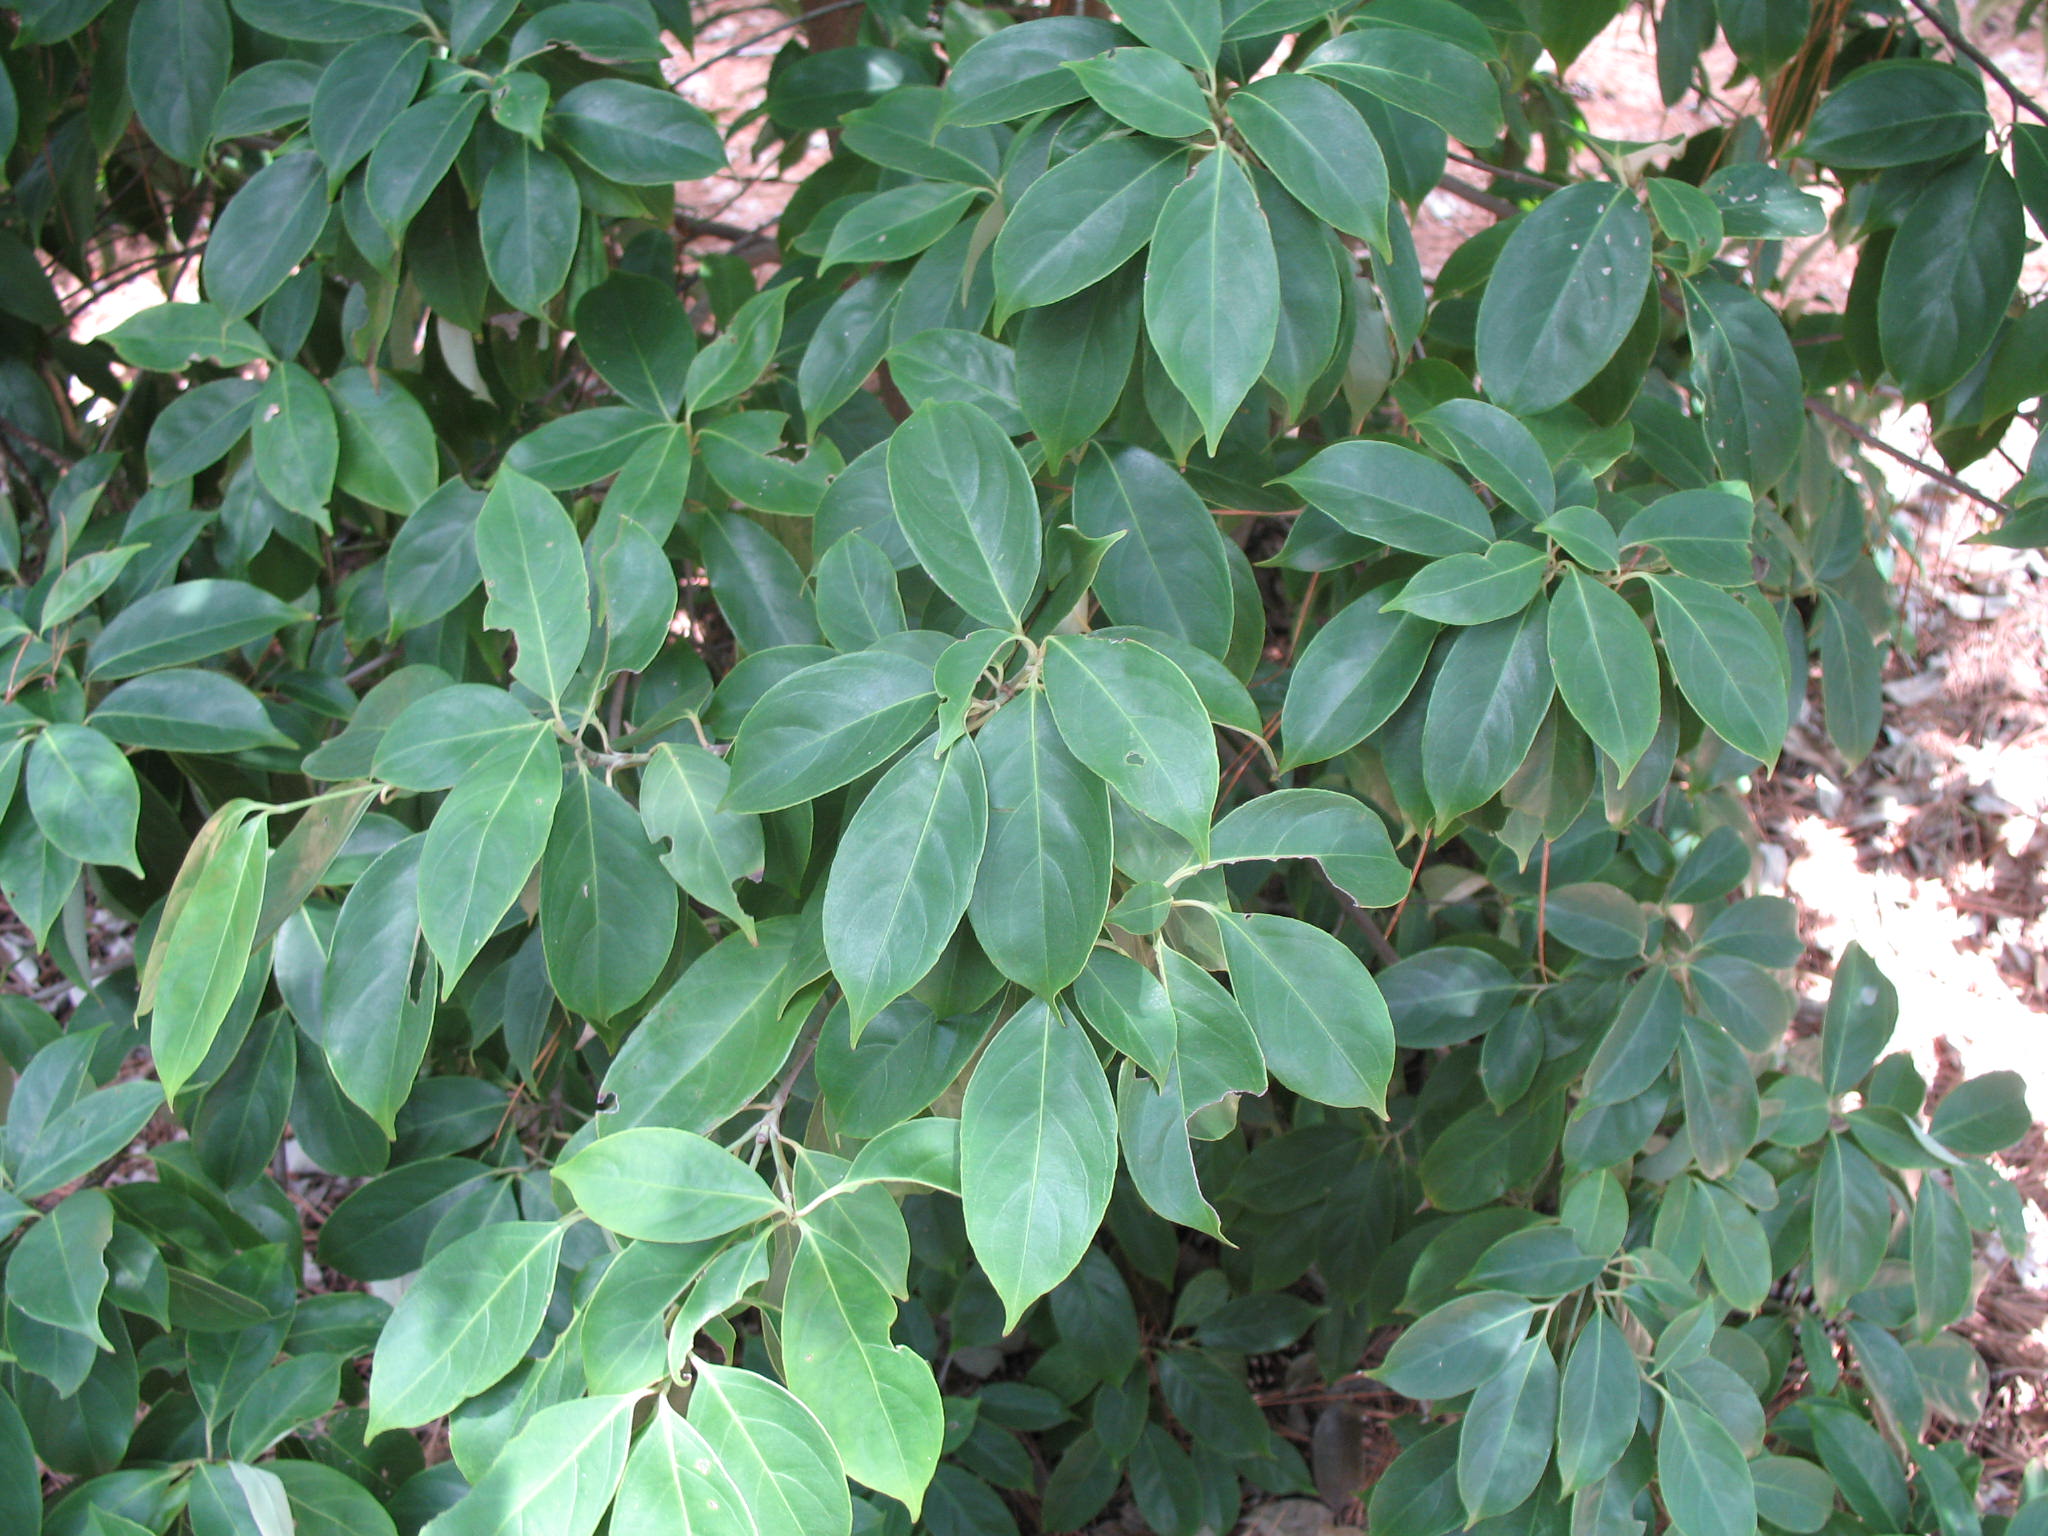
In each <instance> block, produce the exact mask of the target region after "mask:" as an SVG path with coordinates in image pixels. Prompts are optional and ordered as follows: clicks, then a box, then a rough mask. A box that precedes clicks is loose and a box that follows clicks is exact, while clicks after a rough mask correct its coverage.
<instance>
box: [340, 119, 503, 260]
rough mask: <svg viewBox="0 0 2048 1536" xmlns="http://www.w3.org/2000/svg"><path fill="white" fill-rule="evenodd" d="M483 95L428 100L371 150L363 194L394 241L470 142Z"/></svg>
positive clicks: (392, 125)
mask: <svg viewBox="0 0 2048 1536" xmlns="http://www.w3.org/2000/svg"><path fill="white" fill-rule="evenodd" d="M484 99H485V98H484V95H483V93H482V92H480V91H470V92H466V93H461V94H456V93H448V94H442V95H433V96H429V97H427V99H426V100H425V101H420V102H415V103H414V104H413V105H412V106H409V107H407V108H406V109H405V110H404V111H403V112H401V113H399V115H398V117H397V118H396V120H394V121H393V122H392V124H391V126H390V127H389V128H387V129H385V131H384V135H383V137H382V138H380V139H378V140H377V147H376V148H375V149H373V150H371V151H370V164H369V167H368V169H367V170H366V171H365V172H364V173H363V194H364V199H365V201H366V202H367V203H368V204H369V207H370V212H371V213H372V214H373V215H374V216H375V217H376V220H377V222H378V223H379V224H381V225H383V227H384V229H385V232H386V233H388V234H389V235H390V236H391V238H392V239H394V240H397V239H399V238H401V237H402V236H403V235H404V234H405V232H406V230H407V229H408V228H410V227H411V225H412V221H413V219H414V218H415V217H416V216H417V215H418V213H419V211H420V210H421V209H422V208H424V207H426V206H427V199H428V198H429V197H431V196H432V195H433V192H434V188H436V187H437V186H439V185H440V184H441V179H442V178H443V177H444V176H446V175H447V174H448V171H449V168H450V167H451V166H453V165H454V164H455V157H456V156H457V155H459V154H460V153H461V152H462V147H463V145H464V144H466V143H468V142H469V135H470V131H471V130H472V129H473V128H475V127H476V119H477V114H478V113H479V112H481V111H482V110H483V107H484Z"/></svg>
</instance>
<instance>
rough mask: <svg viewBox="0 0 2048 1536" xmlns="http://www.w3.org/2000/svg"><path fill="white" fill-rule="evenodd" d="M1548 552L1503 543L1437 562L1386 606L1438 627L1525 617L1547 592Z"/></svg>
mask: <svg viewBox="0 0 2048 1536" xmlns="http://www.w3.org/2000/svg"><path fill="white" fill-rule="evenodd" d="M1546 565H1547V562H1546V559H1545V557H1544V554H1543V551H1541V550H1540V549H1532V548H1530V547H1529V546H1528V545H1527V544H1517V543H1513V542H1511V541H1505V540H1504V541H1502V542H1501V543H1498V544H1494V545H1492V546H1491V547H1490V548H1488V549H1487V551H1486V553H1484V554H1482V555H1446V556H1445V557H1444V558H1443V559H1441V560H1432V561H1431V562H1430V563H1429V564H1428V565H1425V566H1424V567H1423V568H1422V569H1421V570H1420V571H1418V572H1417V573H1416V574H1415V575H1414V576H1412V577H1410V578H1409V580H1408V582H1407V584H1406V585H1404V586H1403V587H1402V588H1401V591H1400V594H1399V595H1398V596H1396V597H1394V598H1392V599H1390V600H1389V601H1388V603H1387V606H1388V607H1389V608H1394V609H1397V610H1399V611H1402V612H1406V613H1414V614H1419V615H1420V616H1421V617H1423V618H1425V619H1431V620H1434V621H1435V622H1437V623H1439V624H1488V623H1491V622H1492V621H1493V620H1495V619H1504V618H1506V617H1508V616H1509V615H1510V614H1515V613H1520V612H1521V611H1522V609H1524V608H1526V607H1527V606H1528V605H1529V602H1530V600H1531V599H1532V598H1534V597H1535V596H1536V594H1537V592H1538V591H1539V590H1540V589H1541V588H1542V585H1543V578H1544V576H1545V574H1546Z"/></svg>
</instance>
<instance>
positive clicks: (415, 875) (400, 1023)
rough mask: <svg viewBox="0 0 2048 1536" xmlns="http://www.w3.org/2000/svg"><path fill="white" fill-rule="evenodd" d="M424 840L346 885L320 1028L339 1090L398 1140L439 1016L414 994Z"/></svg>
mask: <svg viewBox="0 0 2048 1536" xmlns="http://www.w3.org/2000/svg"><path fill="white" fill-rule="evenodd" d="M425 841H426V840H425V839H424V838H421V837H409V838H407V839H405V840H404V841H403V842H401V843H397V844H394V845H393V846H392V847H390V848H388V849H386V850H385V851H384V852H383V853H382V854H379V855H378V857H377V860H376V862H375V863H373V864H371V866H370V867H369V868H368V869H367V870H365V871H364V872H363V874H362V876H361V878H360V879H358V880H357V881H356V883H355V884H354V885H353V886H352V887H350V889H349V893H348V897H347V899H346V900H345V901H343V902H342V904H341V915H340V917H339V918H338V919H337V920H336V922H335V925H334V938H333V941H332V943H331V944H330V945H329V948H328V957H327V970H326V975H325V979H324V981H323V984H322V986H321V1007H320V1018H319V1022H318V1028H317V1029H310V1030H309V1031H308V1032H309V1033H311V1034H314V1035H315V1036H316V1037H317V1039H318V1040H319V1043H320V1046H321V1048H322V1049H323V1050H324V1051H325V1052H326V1054H327V1064H328V1067H329V1069H330V1070H331V1071H332V1072H333V1074H334V1080H335V1082H336V1083H337V1084H338V1085H339V1086H340V1088H341V1091H342V1092H343V1093H345V1094H347V1095H348V1096H349V1098H350V1099H351V1100H353V1101H354V1102H355V1103H356V1104H357V1105H359V1106H360V1107H361V1108H362V1109H363V1110H364V1112H365V1113H367V1114H368V1115H369V1116H370V1117H371V1118H372V1119H373V1120H375V1121H376V1122H377V1124H378V1125H379V1126H380V1127H381V1128H382V1129H383V1131H384V1134H385V1135H386V1136H395V1135H396V1134H397V1129H398V1127H397V1116H398V1111H399V1110H400V1109H401V1108H403V1107H404V1105H405V1101H406V1100H407V1099H409V1098H410V1097H411V1096H412V1089H413V1080H414V1079H415V1078H416V1077H417V1076H418V1075H419V1070H420V1062H421V1061H422V1060H424V1059H425V1057H426V1052H427V1037H428V1035H429V1034H430V1033H431V1032H432V1029H433V1023H434V1010H433V998H432V986H431V984H429V986H428V987H427V988H426V993H427V995H426V998H425V1000H424V1004H423V1003H422V1000H421V999H420V998H419V997H418V995H417V994H416V992H415V989H414V971H413V961H414V957H415V955H416V953H417V951H418V948H419V940H420V859H421V857H422V854H423V851H424V843H425Z"/></svg>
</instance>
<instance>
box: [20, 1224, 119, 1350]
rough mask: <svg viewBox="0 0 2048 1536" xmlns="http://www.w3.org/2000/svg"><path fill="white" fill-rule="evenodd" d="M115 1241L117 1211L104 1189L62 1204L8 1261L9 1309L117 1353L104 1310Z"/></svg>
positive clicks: (28, 1234)
mask: <svg viewBox="0 0 2048 1536" xmlns="http://www.w3.org/2000/svg"><path fill="white" fill-rule="evenodd" d="M113 1236H114V1207H113V1203H112V1202H111V1201H109V1200H108V1199H107V1196H106V1192H105V1191H104V1190H98V1189H84V1190H80V1191H78V1192H77V1193H76V1194H73V1195H70V1196H68V1197H67V1198H65V1199H63V1200H60V1201H58V1202H57V1204H56V1206H55V1207H54V1208H53V1209H52V1210H51V1211H50V1213H49V1215H47V1216H45V1217H44V1218H43V1219H42V1220H40V1221H38V1222H36V1223H35V1224H34V1225H33V1226H31V1227H30V1228H29V1229H28V1231H27V1232H25V1233H24V1234H22V1239H21V1242H20V1243H19V1245H17V1246H16V1248H15V1250H14V1253H13V1255H12V1256H11V1257H10V1258H9V1259H8V1261H7V1306H8V1309H9V1310H10V1311H15V1310H19V1311H21V1312H23V1313H25V1314H26V1315H28V1316H29V1317H32V1318H34V1319H35V1320H36V1321H37V1322H39V1323H47V1324H48V1325H49V1326H50V1327H52V1328H61V1329H63V1330H65V1331H66V1332H67V1333H75V1334H78V1335H80V1336H82V1337H84V1338H86V1339H89V1340H91V1341H92V1343H94V1344H95V1345H97V1346H99V1347H100V1348H101V1349H109V1348H111V1347H112V1346H111V1345H110V1344H109V1342H108V1340H107V1336H106V1334H105V1333H103V1332H102V1331H101V1330H100V1322H99V1311H100V1297H101V1296H102V1295H103V1294H104V1293H105V1291H106V1288H107V1265H106V1259H105V1254H106V1250H107V1244H108V1243H109V1242H110V1241H112V1239H113ZM11 1331H12V1330H11V1328H10V1332H11Z"/></svg>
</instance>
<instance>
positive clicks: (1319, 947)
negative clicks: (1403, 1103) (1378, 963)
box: [1222, 913, 1394, 1114]
mask: <svg viewBox="0 0 2048 1536" xmlns="http://www.w3.org/2000/svg"><path fill="white" fill-rule="evenodd" d="M1222 927H1223V949H1224V953H1225V954H1226V955H1227V956H1228V957H1229V960H1230V980H1231V985H1232V988H1233V989H1234V991H1235V992H1236V995H1237V998H1238V1002H1239V1004H1240V1005H1241V1006H1242V1007H1243V1009H1244V1012H1245V1017H1246V1018H1248V1019H1250V1020H1251V1024H1252V1028H1253V1029H1254V1030H1256V1031H1257V1032H1258V1037H1259V1046H1260V1048H1261V1050H1262V1051H1263V1052H1264V1053H1265V1057H1266V1065H1267V1067H1268V1068H1269V1069H1271V1071H1272V1073H1273V1075H1274V1076H1275V1077H1277V1078H1278V1079H1279V1080H1280V1081H1281V1082H1283V1083H1285V1084H1287V1086H1288V1087H1290V1088H1292V1089H1294V1090H1295V1091H1296V1092H1297V1093H1312V1094H1313V1095H1314V1096H1315V1097H1316V1098H1317V1099H1318V1100H1319V1101H1321V1102H1322V1103H1325V1104H1336V1105H1345V1106H1353V1105H1357V1106H1363V1107H1365V1108H1367V1109H1370V1110H1372V1111H1373V1112H1374V1113H1375V1114H1384V1113H1385V1105H1386V1091H1387V1081H1388V1079H1389V1077H1390V1076H1391V1075H1392V1072H1393V1066H1394V1026H1393V1022H1392V1020H1391V1019H1390V1018H1389V1016H1388V1013H1387V1005H1386V1003H1385V1001H1384V1000H1383V999H1382V998H1381V997H1380V991H1379V988H1378V987H1377V986H1376V985H1374V983H1373V980H1372V977H1371V975H1370V974H1369V973H1368V972H1367V971H1366V969H1365V966H1364V965H1363V964H1362V963H1361V962H1360V961H1359V959H1358V957H1357V956H1356V955H1354V954H1352V953H1351V951H1350V950H1348V949H1346V948H1345V947H1344V945H1343V944H1341V943H1340V942H1338V941H1337V940H1336V939H1334V938H1332V937H1331V936H1330V935H1329V934H1327V933H1325V932H1323V931H1322V930H1321V929H1320V928H1315V927H1312V926H1310V925H1309V924H1307V923H1303V922H1297V921H1296V920H1295V919H1293V918H1289V917H1277V916H1271V915H1267V914H1264V913H1257V914H1252V915H1249V916H1237V915H1232V916H1230V917H1227V918H1225V919H1224V920H1223V923H1222Z"/></svg>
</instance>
